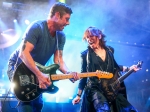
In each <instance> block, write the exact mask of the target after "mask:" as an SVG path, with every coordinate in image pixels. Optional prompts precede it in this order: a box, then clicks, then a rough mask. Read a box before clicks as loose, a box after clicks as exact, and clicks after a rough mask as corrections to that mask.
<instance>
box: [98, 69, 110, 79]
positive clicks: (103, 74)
mask: <svg viewBox="0 0 150 112" xmlns="http://www.w3.org/2000/svg"><path fill="white" fill-rule="evenodd" d="M96 76H97V77H98V78H99V79H101V78H105V79H110V78H112V77H113V74H112V73H109V72H104V71H100V70H97V71H96Z"/></svg>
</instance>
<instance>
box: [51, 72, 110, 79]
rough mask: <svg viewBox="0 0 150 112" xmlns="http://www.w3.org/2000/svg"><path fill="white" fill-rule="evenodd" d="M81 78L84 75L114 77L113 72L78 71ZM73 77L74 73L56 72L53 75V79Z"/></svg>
mask: <svg viewBox="0 0 150 112" xmlns="http://www.w3.org/2000/svg"><path fill="white" fill-rule="evenodd" d="M78 75H79V77H80V78H84V77H94V76H96V77H98V78H107V79H110V78H112V77H113V74H112V73H108V72H90V73H78ZM70 78H73V75H72V74H56V75H53V74H52V75H51V80H63V79H70Z"/></svg>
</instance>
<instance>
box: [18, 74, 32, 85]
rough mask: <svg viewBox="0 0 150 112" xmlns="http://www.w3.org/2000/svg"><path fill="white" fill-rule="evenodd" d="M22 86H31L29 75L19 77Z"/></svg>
mask: <svg viewBox="0 0 150 112" xmlns="http://www.w3.org/2000/svg"><path fill="white" fill-rule="evenodd" d="M19 81H20V86H26V85H29V83H30V79H29V77H28V75H20V76H19Z"/></svg>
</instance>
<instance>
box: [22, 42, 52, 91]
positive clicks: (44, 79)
mask: <svg viewBox="0 0 150 112" xmlns="http://www.w3.org/2000/svg"><path fill="white" fill-rule="evenodd" d="M33 48H34V45H33V44H31V43H30V42H28V41H24V43H23V45H22V49H21V51H20V54H19V57H20V58H21V60H22V61H23V62H24V63H25V65H26V66H27V67H28V68H29V69H30V70H31V71H32V72H33V73H34V74H35V75H36V76H37V78H38V81H39V86H40V88H43V89H45V88H47V86H49V85H50V84H51V82H50V79H49V77H48V76H47V75H44V74H43V73H42V72H41V71H40V70H39V69H38V68H37V67H36V65H35V62H34V60H33V58H32V56H31V54H30V53H31V51H32V50H33Z"/></svg>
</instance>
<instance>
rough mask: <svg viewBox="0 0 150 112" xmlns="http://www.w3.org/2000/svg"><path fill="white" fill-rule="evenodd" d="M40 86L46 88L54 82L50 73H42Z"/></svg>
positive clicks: (39, 79) (39, 78)
mask: <svg viewBox="0 0 150 112" xmlns="http://www.w3.org/2000/svg"><path fill="white" fill-rule="evenodd" d="M37 78H38V81H39V88H41V89H46V88H47V87H48V86H50V85H51V84H52V82H51V80H50V77H49V75H47V74H44V73H42V74H41V75H39V76H38V77H37Z"/></svg>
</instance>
